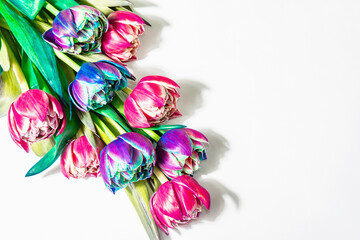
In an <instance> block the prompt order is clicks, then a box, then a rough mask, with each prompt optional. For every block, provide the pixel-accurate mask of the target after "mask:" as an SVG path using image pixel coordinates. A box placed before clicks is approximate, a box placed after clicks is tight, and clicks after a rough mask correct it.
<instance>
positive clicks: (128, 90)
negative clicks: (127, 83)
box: [123, 87, 132, 95]
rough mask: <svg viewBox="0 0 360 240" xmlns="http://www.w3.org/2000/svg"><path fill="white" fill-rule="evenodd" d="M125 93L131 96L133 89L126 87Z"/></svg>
mask: <svg viewBox="0 0 360 240" xmlns="http://www.w3.org/2000/svg"><path fill="white" fill-rule="evenodd" d="M123 92H124V93H126V94H127V95H130V93H131V92H132V89H131V88H128V87H126V88H124V89H123Z"/></svg>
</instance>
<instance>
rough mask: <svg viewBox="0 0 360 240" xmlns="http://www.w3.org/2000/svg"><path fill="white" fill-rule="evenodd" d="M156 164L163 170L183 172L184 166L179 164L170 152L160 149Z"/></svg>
mask: <svg viewBox="0 0 360 240" xmlns="http://www.w3.org/2000/svg"><path fill="white" fill-rule="evenodd" d="M156 157H157V158H156V164H157V165H158V166H159V167H160V168H161V169H167V170H181V169H182V166H181V165H180V163H179V162H178V160H177V158H176V157H175V156H174V155H173V154H172V153H170V152H167V151H165V150H163V149H162V148H160V147H157V148H156Z"/></svg>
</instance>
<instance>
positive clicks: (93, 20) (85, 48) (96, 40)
mask: <svg viewBox="0 0 360 240" xmlns="http://www.w3.org/2000/svg"><path fill="white" fill-rule="evenodd" d="M108 25H109V24H108V21H107V19H106V17H105V16H104V14H102V13H101V12H100V11H99V10H97V9H95V8H93V7H89V6H85V5H78V6H74V7H71V8H68V9H66V10H63V11H61V12H60V13H59V14H58V15H57V16H56V17H55V19H54V22H53V26H52V28H50V29H49V30H48V31H46V32H45V33H44V34H43V38H44V40H45V41H47V42H48V43H49V44H51V45H52V46H53V48H55V49H57V50H59V51H62V52H66V53H72V54H81V53H99V52H101V37H102V35H103V33H104V32H106V31H107V30H108Z"/></svg>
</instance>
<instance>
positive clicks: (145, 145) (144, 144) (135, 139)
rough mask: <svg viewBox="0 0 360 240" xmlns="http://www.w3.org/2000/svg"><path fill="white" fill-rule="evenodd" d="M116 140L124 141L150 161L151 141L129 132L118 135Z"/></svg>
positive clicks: (152, 151) (151, 153)
mask: <svg viewBox="0 0 360 240" xmlns="http://www.w3.org/2000/svg"><path fill="white" fill-rule="evenodd" d="M118 138H120V139H122V140H124V141H125V142H127V143H128V144H129V145H131V146H132V147H133V148H135V149H137V150H139V151H141V152H142V154H143V155H144V157H145V158H146V159H150V158H151V156H152V155H153V154H154V147H153V145H152V143H151V141H150V140H149V139H148V138H146V137H144V136H143V135H141V134H139V133H135V132H129V133H125V134H122V135H120V136H119V137H118Z"/></svg>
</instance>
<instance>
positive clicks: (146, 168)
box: [100, 132, 155, 193]
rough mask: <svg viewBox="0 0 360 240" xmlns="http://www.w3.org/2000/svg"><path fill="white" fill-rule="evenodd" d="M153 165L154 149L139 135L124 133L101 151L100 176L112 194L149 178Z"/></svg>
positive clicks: (147, 140) (148, 141)
mask: <svg viewBox="0 0 360 240" xmlns="http://www.w3.org/2000/svg"><path fill="white" fill-rule="evenodd" d="M154 165H155V149H154V147H153V145H152V143H151V141H150V140H149V139H147V138H146V137H144V136H143V135H141V134H139V133H134V132H130V133H124V134H122V135H120V136H119V137H118V138H117V139H116V140H114V141H112V142H111V143H109V144H108V145H107V146H106V147H105V148H104V149H103V150H102V151H101V156H100V172H101V176H102V177H103V179H104V182H105V185H106V186H107V188H109V189H110V190H111V191H112V192H113V193H115V192H116V191H117V190H119V189H122V188H124V187H126V186H127V185H128V184H129V183H131V182H136V181H139V180H143V179H146V178H148V177H150V176H151V174H152V172H153V167H154Z"/></svg>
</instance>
